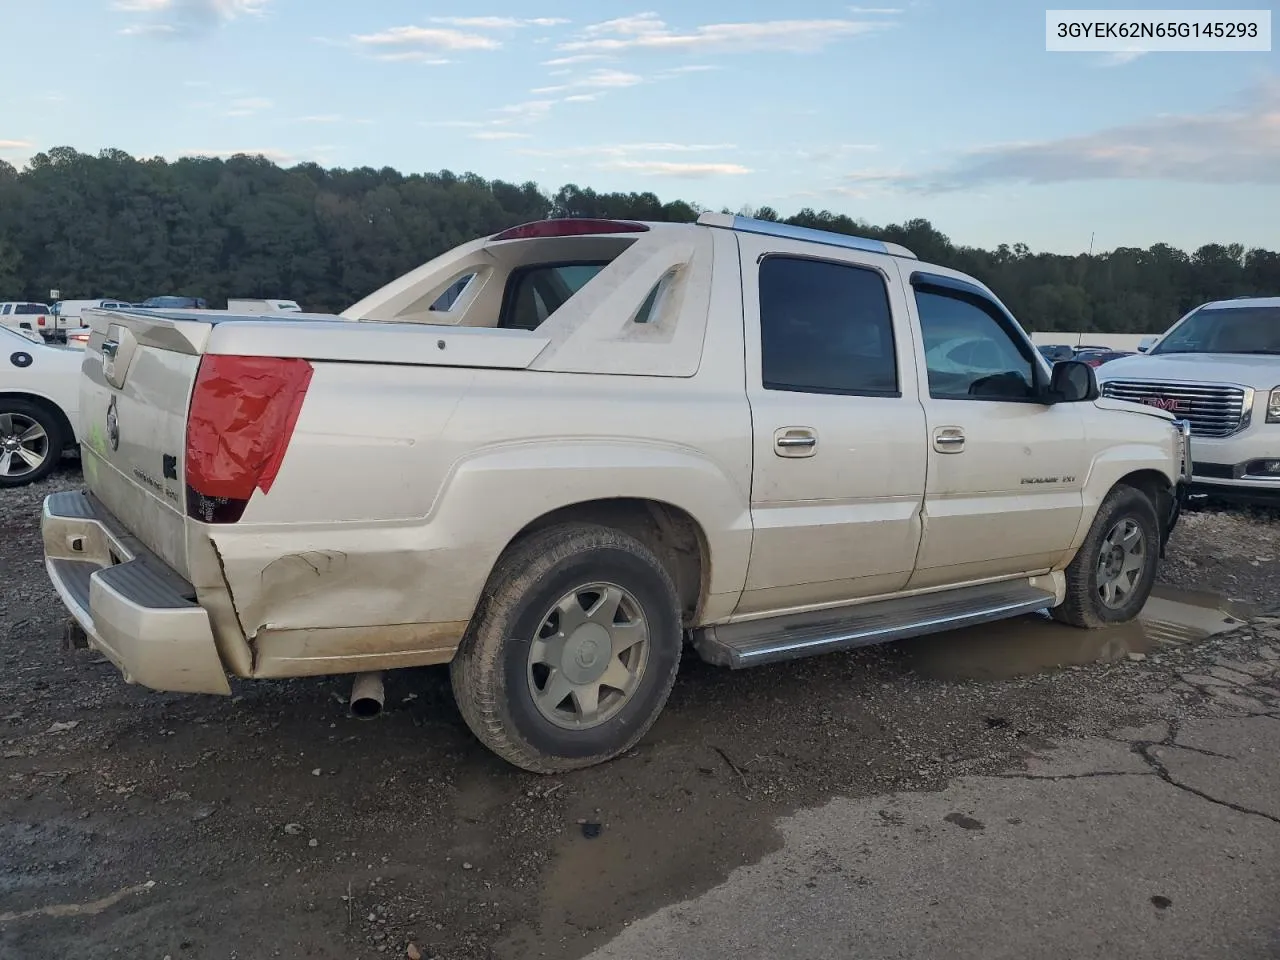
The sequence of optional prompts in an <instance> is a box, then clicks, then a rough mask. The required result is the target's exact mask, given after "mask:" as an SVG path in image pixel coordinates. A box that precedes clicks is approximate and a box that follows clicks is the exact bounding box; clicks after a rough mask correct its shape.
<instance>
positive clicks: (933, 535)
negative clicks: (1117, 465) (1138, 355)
mask: <svg viewBox="0 0 1280 960" xmlns="http://www.w3.org/2000/svg"><path fill="white" fill-rule="evenodd" d="M910 280H911V289H912V298H911V310H912V313H914V314H915V315H916V318H917V322H918V323H919V329H920V333H921V336H920V345H921V349H920V353H919V357H918V362H919V364H920V368H921V371H922V376H923V382H922V384H921V399H922V401H923V403H924V408H925V412H926V415H927V418H928V429H929V445H928V456H929V480H928V484H927V490H926V494H925V504H924V515H925V531H924V538H923V541H922V543H921V546H920V557H919V560H918V561H917V563H916V572H915V575H914V576H913V577H912V579H911V583H910V587H911V588H912V589H916V588H927V587H936V586H944V585H951V584H959V583H964V582H970V581H974V580H983V579H991V578H999V577H1005V576H1012V575H1017V574H1029V573H1036V572H1040V571H1044V570H1048V569H1050V568H1052V567H1053V566H1054V565H1056V564H1057V563H1058V561H1059V560H1060V559H1061V558H1062V557H1063V555H1064V553H1065V552H1066V550H1067V549H1068V547H1070V545H1071V541H1072V539H1073V538H1074V536H1075V533H1076V528H1077V527H1078V526H1079V523H1080V519H1081V516H1082V514H1083V511H1084V481H1085V478H1086V476H1087V474H1088V471H1089V465H1090V459H1089V454H1088V449H1087V446H1086V444H1085V433H1084V418H1083V416H1082V410H1081V408H1082V407H1083V404H1078V403H1062V404H1057V405H1046V404H1044V403H1043V402H1041V401H1040V400H1039V399H1037V396H1038V391H1037V386H1038V384H1041V383H1043V382H1044V380H1046V379H1047V376H1048V374H1047V371H1046V370H1045V368H1044V366H1043V365H1042V362H1041V360H1040V357H1039V354H1038V353H1037V352H1036V350H1035V348H1034V347H1033V346H1032V344H1031V341H1030V340H1029V338H1027V336H1026V335H1025V334H1024V333H1023V332H1022V330H1021V329H1020V328H1019V327H1018V326H1017V324H1016V323H1015V321H1014V320H1013V318H1012V317H1011V316H1010V315H1009V314H1008V312H1007V311H1005V310H1004V309H1003V308H1002V307H1001V306H1000V305H999V304H998V303H997V302H996V301H995V300H993V299H992V298H991V296H990V295H989V294H987V293H986V292H985V291H984V290H983V289H982V288H981V287H979V286H977V285H976V284H973V283H971V282H969V281H966V280H962V279H959V278H958V277H955V276H951V275H947V274H942V273H937V274H933V273H924V272H916V273H914V274H912V275H911V278H910Z"/></svg>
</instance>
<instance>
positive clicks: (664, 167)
mask: <svg viewBox="0 0 1280 960" xmlns="http://www.w3.org/2000/svg"><path fill="white" fill-rule="evenodd" d="M602 166H603V167H604V168H606V169H610V170H627V171H631V172H633V173H641V174H646V175H649V176H655V177H686V178H690V179H695V178H696V179H701V178H704V177H737V176H742V175H743V174H747V173H750V172H751V169H750V168H749V167H744V166H742V165H741V164H738V163H675V162H672V161H669V160H613V161H611V162H609V163H606V164H603V165H602Z"/></svg>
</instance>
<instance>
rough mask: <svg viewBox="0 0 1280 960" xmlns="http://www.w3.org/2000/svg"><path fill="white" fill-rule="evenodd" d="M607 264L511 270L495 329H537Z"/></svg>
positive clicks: (577, 264)
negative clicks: (497, 327) (500, 313)
mask: <svg viewBox="0 0 1280 960" xmlns="http://www.w3.org/2000/svg"><path fill="white" fill-rule="evenodd" d="M608 265H609V262H608V261H597V262H591V263H551V264H539V265H537V266H532V267H522V268H520V269H518V270H513V271H512V272H511V277H510V278H509V279H508V280H507V289H506V293H505V295H504V297H503V304H502V316H501V319H500V322H499V323H498V326H500V327H505V328H507V329H510V330H536V329H538V327H539V326H541V325H542V323H543V322H544V321H545V320H546V319H547V317H549V316H551V315H552V314H553V313H555V312H556V311H557V310H559V309H560V308H561V307H563V306H564V305H565V303H567V302H568V300H569V298H570V297H572V296H573V295H574V294H575V293H577V292H578V291H579V290H581V289H582V288H583V287H585V286H586V285H587V284H588V283H589V282H591V280H592V279H593V278H594V277H595V276H596V275H597V274H598V273H599V272H600V271H601V270H603V269H604V268H605V267H607V266H608Z"/></svg>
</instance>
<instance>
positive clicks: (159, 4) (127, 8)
mask: <svg viewBox="0 0 1280 960" xmlns="http://www.w3.org/2000/svg"><path fill="white" fill-rule="evenodd" d="M171 6H173V0H115V3H113V4H111V9H112V10H120V11H123V12H124V13H156V12H157V11H160V10H168V9H169V8H170V7H171Z"/></svg>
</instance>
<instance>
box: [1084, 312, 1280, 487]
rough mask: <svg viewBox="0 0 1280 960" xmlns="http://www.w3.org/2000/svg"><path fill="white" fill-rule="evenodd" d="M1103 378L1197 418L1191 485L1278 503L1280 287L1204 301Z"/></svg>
mask: <svg viewBox="0 0 1280 960" xmlns="http://www.w3.org/2000/svg"><path fill="white" fill-rule="evenodd" d="M1098 380H1099V387H1100V389H1101V390H1102V394H1103V396H1106V397H1116V398H1118V399H1123V400H1133V401H1136V402H1138V403H1145V404H1149V405H1150V406H1153V407H1159V408H1160V409H1162V410H1168V411H1170V412H1171V413H1173V414H1174V415H1175V416H1177V417H1180V418H1181V419H1184V420H1186V421H1187V422H1188V423H1190V424H1191V460H1192V484H1191V491H1192V492H1196V493H1208V494H1213V495H1215V496H1219V497H1226V498H1230V499H1234V500H1243V501H1253V502H1258V503H1270V504H1280V297H1238V298H1237V299H1235V300H1219V301H1216V302H1214V303H1206V304H1203V305H1202V306H1199V307H1196V308H1195V309H1194V310H1192V311H1191V312H1190V313H1188V314H1187V315H1186V316H1184V317H1183V318H1182V319H1181V320H1179V321H1178V322H1177V323H1175V324H1174V325H1173V326H1172V327H1170V328H1169V330H1168V331H1167V332H1166V333H1165V334H1164V336H1162V337H1160V338H1159V339H1158V340H1157V341H1156V342H1155V344H1154V345H1153V346H1151V347H1150V348H1149V349H1148V350H1147V351H1146V352H1145V353H1143V354H1140V355H1138V356H1133V357H1120V358H1119V359H1116V360H1112V361H1111V362H1110V363H1108V364H1106V365H1104V366H1103V367H1101V368H1100V369H1099V373H1098Z"/></svg>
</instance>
